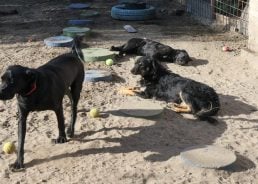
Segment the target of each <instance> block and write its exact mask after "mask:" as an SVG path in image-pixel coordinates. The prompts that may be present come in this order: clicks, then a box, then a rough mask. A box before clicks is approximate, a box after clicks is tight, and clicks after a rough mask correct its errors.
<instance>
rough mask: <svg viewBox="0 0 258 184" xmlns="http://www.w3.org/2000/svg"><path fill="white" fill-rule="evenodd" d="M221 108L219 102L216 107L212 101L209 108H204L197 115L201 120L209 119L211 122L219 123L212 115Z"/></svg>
mask: <svg viewBox="0 0 258 184" xmlns="http://www.w3.org/2000/svg"><path fill="white" fill-rule="evenodd" d="M219 109H220V106H219V104H217V106H216V107H213V105H212V103H211V102H210V108H209V109H202V110H201V111H199V112H197V113H196V114H195V116H196V117H197V118H198V119H199V120H201V121H208V122H209V123H211V124H213V125H216V124H218V120H217V119H215V118H213V117H211V116H212V115H215V114H216V113H217V112H218V111H219Z"/></svg>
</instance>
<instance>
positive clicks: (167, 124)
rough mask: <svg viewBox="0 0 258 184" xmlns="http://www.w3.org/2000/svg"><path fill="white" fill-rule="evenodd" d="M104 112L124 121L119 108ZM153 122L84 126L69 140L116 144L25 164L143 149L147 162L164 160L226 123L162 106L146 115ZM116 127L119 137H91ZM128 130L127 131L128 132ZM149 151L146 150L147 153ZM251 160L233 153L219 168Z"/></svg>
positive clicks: (201, 142) (234, 168) (247, 165)
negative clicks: (229, 161)
mask: <svg viewBox="0 0 258 184" xmlns="http://www.w3.org/2000/svg"><path fill="white" fill-rule="evenodd" d="M104 114H112V115H114V116H121V117H124V121H125V122H126V121H127V118H128V117H131V116H128V115H125V114H123V113H121V112H120V111H119V110H114V111H106V112H105V113H104ZM149 119H150V120H151V121H152V122H153V123H152V124H151V125H144V126H138V127H130V126H126V125H124V126H123V127H117V126H113V127H104V128H101V129H98V130H87V131H85V132H81V133H80V134H78V135H76V136H75V138H73V139H72V140H73V141H79V142H80V143H82V144H83V143H88V142H94V141H98V140H102V141H105V142H109V143H116V145H118V146H112V147H104V148H87V149H78V150H76V151H74V152H71V153H63V154H59V155H55V156H52V157H50V158H49V157H47V158H42V159H34V160H32V161H30V162H28V163H27V164H26V167H31V166H35V165H39V164H41V163H45V162H49V161H54V160H59V159H63V158H67V157H86V156H87V155H92V154H105V153H111V154H120V153H131V152H135V151H136V152H139V153H146V154H145V156H144V159H145V160H146V161H150V162H163V161H167V160H169V159H170V158H172V157H174V156H178V155H179V154H180V153H181V152H182V151H183V150H185V149H187V148H189V147H193V146H205V145H212V144H213V143H214V141H215V140H216V139H217V138H218V137H220V136H221V135H222V134H223V133H224V132H225V130H226V129H227V125H226V123H225V122H224V121H223V120H220V121H219V124H217V125H216V126H214V125H211V124H209V123H207V122H205V121H199V120H188V119H184V118H182V116H181V115H179V114H177V113H175V112H173V111H171V110H170V109H164V111H163V113H162V114H160V115H157V116H153V117H150V118H149ZM111 131H116V132H117V133H118V134H119V135H121V136H119V137H104V138H91V136H94V135H95V134H100V133H103V134H105V135H108V132H111ZM128 132H130V135H128ZM147 153H149V154H147ZM254 167H255V164H254V163H253V162H252V161H251V160H249V159H248V158H246V157H244V156H241V155H239V154H237V160H236V162H234V163H233V164H231V165H229V166H227V167H224V168H221V170H226V171H229V172H242V171H246V170H248V169H251V168H254Z"/></svg>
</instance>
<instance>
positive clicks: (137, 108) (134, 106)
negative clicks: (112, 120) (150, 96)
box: [119, 98, 163, 117]
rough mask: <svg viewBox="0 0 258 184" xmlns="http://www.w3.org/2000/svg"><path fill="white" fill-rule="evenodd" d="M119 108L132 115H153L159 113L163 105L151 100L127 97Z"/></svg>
mask: <svg viewBox="0 0 258 184" xmlns="http://www.w3.org/2000/svg"><path fill="white" fill-rule="evenodd" d="M119 110H120V111H121V112H122V113H124V114H126V115H129V116H133V117H153V116H157V115H160V114H161V113H162V112H163V107H162V106H161V105H160V104H158V103H155V102H153V101H151V100H137V99H136V98H128V100H126V101H125V102H123V103H122V104H121V105H120V107H119Z"/></svg>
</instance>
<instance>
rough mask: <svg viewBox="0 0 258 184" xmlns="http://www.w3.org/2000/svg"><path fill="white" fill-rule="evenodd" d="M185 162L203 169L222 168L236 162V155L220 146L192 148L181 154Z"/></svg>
mask: <svg viewBox="0 0 258 184" xmlns="http://www.w3.org/2000/svg"><path fill="white" fill-rule="evenodd" d="M180 156H181V158H182V159H183V161H185V162H186V163H188V164H191V165H194V166H197V167H203V168H221V167H225V166H228V165H230V164H232V163H233V162H235V161H236V155H235V154H234V153H233V152H231V151H229V150H227V149H225V148H221V147H218V146H209V145H208V146H195V147H190V148H188V149H186V150H184V151H183V152H181V154H180Z"/></svg>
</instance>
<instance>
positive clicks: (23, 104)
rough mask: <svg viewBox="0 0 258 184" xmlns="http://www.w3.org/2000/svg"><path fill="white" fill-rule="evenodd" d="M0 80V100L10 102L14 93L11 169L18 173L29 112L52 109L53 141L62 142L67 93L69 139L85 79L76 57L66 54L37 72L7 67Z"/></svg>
mask: <svg viewBox="0 0 258 184" xmlns="http://www.w3.org/2000/svg"><path fill="white" fill-rule="evenodd" d="M76 45H78V44H77V43H76V44H75V46H76ZM73 53H75V48H73ZM1 79H2V83H1V85H0V99H1V100H9V99H12V98H13V97H14V96H15V94H16V97H17V101H18V112H19V121H18V149H17V160H16V161H15V163H14V164H12V165H11V167H12V169H14V170H17V169H20V168H23V167H24V164H23V163H24V141H25V135H26V119H27V116H28V114H29V113H30V112H31V111H43V110H53V111H54V112H55V114H56V117H57V121H58V129H59V136H58V137H57V139H56V140H55V142H56V143H65V142H67V138H66V133H65V124H64V115H63V107H62V100H63V97H64V95H65V94H67V95H68V97H69V98H70V101H71V106H72V114H71V123H70V126H69V128H68V130H67V134H68V136H69V137H72V136H73V135H74V126H75V121H76V115H77V104H78V101H79V98H80V92H81V89H82V84H83V80H84V66H83V64H82V62H81V61H80V60H79V58H78V57H77V55H75V54H72V53H69V54H64V55H61V56H58V57H56V58H54V59H52V60H51V61H49V62H48V63H46V64H45V65H42V66H40V67H39V68H37V69H32V68H27V67H23V66H20V65H12V66H9V67H8V68H7V69H6V71H5V73H4V74H3V75H2V77H1Z"/></svg>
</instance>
